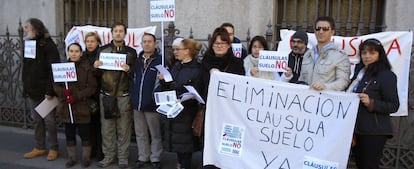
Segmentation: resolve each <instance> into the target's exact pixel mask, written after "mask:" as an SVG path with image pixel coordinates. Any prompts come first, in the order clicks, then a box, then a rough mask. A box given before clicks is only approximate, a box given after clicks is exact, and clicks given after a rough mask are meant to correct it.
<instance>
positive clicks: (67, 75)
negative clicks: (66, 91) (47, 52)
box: [52, 62, 78, 82]
mask: <svg viewBox="0 0 414 169" xmlns="http://www.w3.org/2000/svg"><path fill="white" fill-rule="evenodd" d="M52 73H53V80H54V82H76V81H78V76H77V75H76V68H75V62H67V63H53V64H52Z"/></svg>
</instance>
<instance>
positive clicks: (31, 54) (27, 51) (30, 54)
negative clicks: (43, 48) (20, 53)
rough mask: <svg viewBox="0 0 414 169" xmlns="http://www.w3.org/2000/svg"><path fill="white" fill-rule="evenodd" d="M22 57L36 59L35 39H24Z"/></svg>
mask: <svg viewBox="0 0 414 169" xmlns="http://www.w3.org/2000/svg"><path fill="white" fill-rule="evenodd" d="M24 58H30V59H36V41H35V40H25V41H24Z"/></svg>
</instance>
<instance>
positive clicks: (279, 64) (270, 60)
mask: <svg viewBox="0 0 414 169" xmlns="http://www.w3.org/2000/svg"><path fill="white" fill-rule="evenodd" d="M288 59H289V53H288V52H279V51H269V50H261V51H260V52H259V64H258V67H259V70H260V71H268V72H286V70H285V69H286V68H287V67H288Z"/></svg>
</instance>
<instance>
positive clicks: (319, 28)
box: [315, 26, 331, 32]
mask: <svg viewBox="0 0 414 169" xmlns="http://www.w3.org/2000/svg"><path fill="white" fill-rule="evenodd" d="M321 29H322V30H323V31H324V32H326V31H329V30H330V29H331V28H330V27H320V26H319V27H316V28H315V31H320V30H321Z"/></svg>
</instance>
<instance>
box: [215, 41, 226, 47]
mask: <svg viewBox="0 0 414 169" xmlns="http://www.w3.org/2000/svg"><path fill="white" fill-rule="evenodd" d="M225 45H228V43H227V42H214V43H213V47H223V46H225Z"/></svg>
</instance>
